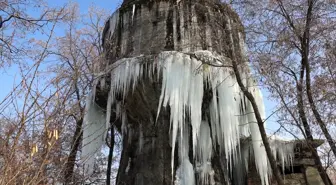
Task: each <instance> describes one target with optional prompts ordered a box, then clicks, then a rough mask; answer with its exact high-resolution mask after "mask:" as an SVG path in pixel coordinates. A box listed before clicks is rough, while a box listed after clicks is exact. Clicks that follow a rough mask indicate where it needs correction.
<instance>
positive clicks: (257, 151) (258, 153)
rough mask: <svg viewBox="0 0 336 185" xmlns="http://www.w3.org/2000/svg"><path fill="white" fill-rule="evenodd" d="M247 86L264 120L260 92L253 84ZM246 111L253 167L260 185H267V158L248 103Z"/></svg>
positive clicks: (251, 108) (250, 105) (252, 111)
mask: <svg viewBox="0 0 336 185" xmlns="http://www.w3.org/2000/svg"><path fill="white" fill-rule="evenodd" d="M251 81H252V80H251ZM248 85H251V86H249V89H250V92H251V93H252V95H253V97H254V98H255V101H256V103H257V106H258V109H259V112H260V115H261V118H262V119H263V120H264V119H265V110H264V105H263V101H262V98H261V92H260V91H259V89H258V88H257V87H255V83H254V82H251V83H250V84H248ZM246 111H247V117H248V122H249V125H250V131H251V138H252V146H253V152H254V156H255V157H254V160H255V166H256V168H257V171H258V173H259V175H260V179H261V183H262V184H263V185H264V184H265V185H268V184H269V181H268V178H269V176H270V175H271V173H269V165H268V158H267V154H266V150H265V147H264V145H263V141H262V138H261V134H260V132H259V126H258V124H257V120H256V118H255V115H254V110H253V107H252V104H251V103H250V102H247V105H246Z"/></svg>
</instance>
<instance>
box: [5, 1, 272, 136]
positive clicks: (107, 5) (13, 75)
mask: <svg viewBox="0 0 336 185" xmlns="http://www.w3.org/2000/svg"><path fill="white" fill-rule="evenodd" d="M72 2H74V3H78V5H79V8H80V13H81V14H85V13H86V12H87V11H88V9H89V7H90V6H91V5H95V6H97V7H100V8H104V9H106V10H107V11H108V12H110V13H111V14H112V13H113V12H114V10H115V9H116V8H117V7H118V6H119V5H120V3H121V0H96V1H94V0H80V1H79V0H77V1H72ZM48 3H49V4H50V5H51V6H59V7H60V6H63V5H65V4H67V3H69V1H68V0H49V1H48ZM64 29H65V28H64ZM61 30H62V28H60V31H61ZM37 39H38V38H37ZM17 72H18V70H17V66H16V65H12V66H11V67H8V68H6V69H1V70H0V79H1V88H0V102H1V101H2V100H3V99H4V98H5V97H6V95H7V94H8V93H10V91H11V89H12V88H13V86H14V84H17V83H18V82H19V81H20V76H19V75H17ZM262 91H263V94H264V101H265V108H266V115H267V116H268V115H270V114H272V112H273V111H274V110H275V107H276V106H277V104H276V102H274V101H270V100H268V98H267V96H268V93H267V91H265V90H262ZM277 128H278V125H277V124H276V123H275V120H274V118H273V117H272V118H271V119H269V120H268V121H267V132H268V133H272V132H273V131H275V130H277Z"/></svg>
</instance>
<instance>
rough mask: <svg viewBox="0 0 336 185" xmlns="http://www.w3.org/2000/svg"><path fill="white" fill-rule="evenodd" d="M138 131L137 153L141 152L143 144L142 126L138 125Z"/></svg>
mask: <svg viewBox="0 0 336 185" xmlns="http://www.w3.org/2000/svg"><path fill="white" fill-rule="evenodd" d="M139 127H140V129H139V153H141V152H142V147H143V144H144V136H143V130H142V125H141V124H140V125H139Z"/></svg>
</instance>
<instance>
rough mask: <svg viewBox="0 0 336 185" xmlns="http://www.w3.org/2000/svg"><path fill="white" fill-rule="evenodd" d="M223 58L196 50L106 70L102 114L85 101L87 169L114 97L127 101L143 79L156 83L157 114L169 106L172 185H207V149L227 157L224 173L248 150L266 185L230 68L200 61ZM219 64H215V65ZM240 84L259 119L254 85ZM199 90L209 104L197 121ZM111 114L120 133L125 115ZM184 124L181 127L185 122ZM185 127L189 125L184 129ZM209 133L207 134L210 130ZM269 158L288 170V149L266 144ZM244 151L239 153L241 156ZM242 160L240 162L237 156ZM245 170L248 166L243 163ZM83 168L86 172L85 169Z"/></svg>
mask: <svg viewBox="0 0 336 185" xmlns="http://www.w3.org/2000/svg"><path fill="white" fill-rule="evenodd" d="M223 60H224V59H223V58H221V59H220V58H219V57H218V56H215V55H214V54H212V53H211V52H209V51H198V52H195V53H193V55H190V54H185V53H181V52H174V51H166V52H162V53H160V54H158V56H157V57H156V59H155V60H154V61H152V62H144V60H143V57H142V56H139V57H135V58H125V59H121V60H119V61H117V62H116V63H115V64H114V69H113V70H111V71H110V72H111V86H110V87H111V88H110V92H109V97H108V103H107V108H106V109H107V111H106V113H104V111H102V110H101V108H99V107H98V106H97V105H95V103H94V102H93V97H94V96H95V95H94V92H93V93H92V95H91V96H90V97H89V98H88V100H87V107H86V108H87V113H86V115H85V118H84V120H85V121H84V124H85V125H84V126H85V128H84V135H83V136H84V137H83V138H84V141H83V154H82V155H83V156H84V157H85V159H87V161H86V163H85V164H87V165H92V164H93V159H94V157H92V156H93V154H94V153H95V152H96V151H97V150H99V149H100V147H101V145H102V144H103V143H104V141H105V139H104V138H105V134H106V130H107V129H106V128H108V125H109V123H110V115H111V107H112V105H116V104H117V102H116V98H115V97H116V95H117V94H120V93H121V94H122V95H123V99H124V101H127V94H128V92H130V91H132V90H133V89H134V88H135V87H136V86H137V84H138V82H139V81H140V80H142V79H143V77H145V76H146V77H149V79H150V80H152V79H154V78H159V79H162V89H161V96H160V100H159V106H158V112H157V114H158V115H159V112H160V111H161V108H162V107H168V106H169V107H170V126H171V138H172V164H171V165H172V170H173V171H172V173H173V172H174V168H173V167H174V160H173V159H174V151H175V145H176V144H178V146H179V149H178V151H179V164H178V168H177V171H176V176H175V179H176V180H175V184H178V185H194V184H195V181H196V179H195V173H198V174H200V175H199V177H200V178H201V180H202V181H203V182H204V183H205V182H206V184H213V181H214V179H213V175H214V171H213V169H212V166H211V158H212V153H213V150H214V148H213V146H216V145H217V144H218V146H219V147H220V148H219V150H220V151H222V152H223V155H224V156H231V157H227V160H228V164H230V165H229V166H228V168H229V169H230V168H232V167H233V166H234V165H235V164H238V163H239V162H240V161H241V160H245V161H247V160H249V158H250V156H249V155H248V154H247V153H251V152H248V151H247V150H249V151H252V152H253V153H254V156H257V157H255V158H254V162H255V165H256V168H257V171H258V173H259V174H260V179H261V182H262V184H263V185H268V184H269V177H270V175H271V172H270V168H269V164H268V159H267V155H266V152H265V148H264V146H263V144H262V139H261V135H260V132H259V128H258V125H257V122H256V119H255V116H254V114H253V108H252V106H251V104H250V102H249V101H248V100H247V99H246V98H245V97H244V95H243V93H242V92H241V91H240V88H239V86H238V84H237V82H236V79H235V77H234V75H233V74H232V71H231V68H224V67H213V66H212V65H208V64H204V61H206V62H209V61H212V62H213V61H215V63H216V62H217V64H223V62H226V63H229V61H223ZM219 61H220V62H219ZM242 76H243V77H244V84H245V86H247V87H248V88H249V91H250V92H251V93H252V94H253V95H254V98H255V100H256V102H257V104H258V107H259V110H260V113H261V116H262V117H263V118H265V113H264V112H265V110H264V105H263V99H262V95H261V92H260V90H259V88H258V87H257V86H256V85H255V82H254V81H253V80H251V79H250V78H247V75H246V74H245V75H244V73H242ZM204 89H211V92H212V93H213V94H212V97H213V98H212V100H211V103H210V105H209V112H210V116H209V117H210V118H209V119H208V118H204V117H202V101H203V96H204ZM117 114H119V115H120V116H121V117H122V118H123V119H122V120H123V125H122V127H123V128H124V129H123V130H124V131H125V130H127V129H125V128H126V124H127V120H126V117H127V116H126V115H125V114H126V113H125V112H122V111H120V109H119V108H118V106H117ZM187 117H189V118H190V119H189V121H188V122H186V118H187ZM187 124H191V130H189V129H188V128H189V127H188V126H187ZM210 128H211V129H210ZM189 133H191V134H192V148H193V151H194V152H193V153H194V155H195V156H193V157H194V159H195V163H194V164H195V165H192V163H191V162H190V161H189V156H188V149H189V143H188V135H189ZM247 137H250V138H251V142H250V144H249V147H245V148H246V149H244V148H243V147H240V140H241V138H247ZM271 147H272V150H273V151H274V155H275V156H279V157H280V158H281V159H280V160H281V161H282V165H283V166H285V165H289V164H290V163H291V158H292V156H293V146H292V145H289V144H287V143H283V142H275V141H274V142H273V144H271ZM243 150H245V151H243ZM242 153H243V154H244V153H245V154H246V155H245V154H244V155H242ZM242 156H243V157H242ZM244 164H245V165H246V166H245V170H247V169H248V166H247V164H248V162H245V163H244ZM87 169H89V170H90V169H92V166H91V168H90V167H88V168H87Z"/></svg>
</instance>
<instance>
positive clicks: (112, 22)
mask: <svg viewBox="0 0 336 185" xmlns="http://www.w3.org/2000/svg"><path fill="white" fill-rule="evenodd" d="M118 22H119V10H117V11H115V12H114V13H113V14H112V16H111V17H110V19H109V30H108V32H109V39H111V38H112V36H113V34H114V32H115V30H116V28H117V25H118Z"/></svg>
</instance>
